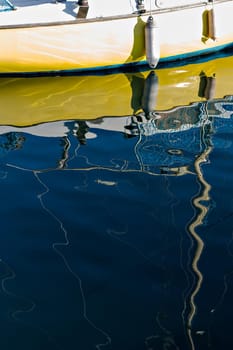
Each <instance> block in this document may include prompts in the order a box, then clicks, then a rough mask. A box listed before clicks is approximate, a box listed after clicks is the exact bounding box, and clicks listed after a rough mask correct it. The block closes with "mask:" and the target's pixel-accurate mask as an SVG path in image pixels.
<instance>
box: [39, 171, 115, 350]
mask: <svg viewBox="0 0 233 350" xmlns="http://www.w3.org/2000/svg"><path fill="white" fill-rule="evenodd" d="M33 173H34V176H35V177H36V179H37V180H38V182H39V183H40V184H41V185H42V187H44V189H45V190H44V191H43V192H42V193H40V194H39V195H38V196H37V197H38V199H39V202H40V204H41V207H42V208H43V209H44V210H45V212H46V213H47V214H49V215H50V216H51V217H52V218H53V219H54V220H55V221H56V222H57V223H58V224H59V226H60V229H61V231H62V232H63V234H64V242H54V243H53V245H52V247H53V249H54V251H55V252H56V253H57V254H58V255H59V256H60V258H61V259H62V260H63V263H64V265H65V267H66V268H67V270H68V271H69V273H70V274H71V275H72V276H73V277H74V278H75V279H76V280H77V281H78V284H79V288H80V293H81V298H82V303H83V318H84V319H85V320H86V321H87V323H88V324H89V325H90V326H91V327H92V328H93V329H95V330H96V331H97V332H100V333H101V334H102V335H103V336H104V337H105V338H106V342H105V343H100V344H96V345H95V347H96V349H97V350H101V349H102V348H103V347H106V346H108V345H111V342H112V340H111V337H110V335H109V334H108V333H107V332H105V331H104V330H103V329H101V328H99V327H98V326H96V324H94V322H93V321H91V320H90V319H89V317H88V315H87V303H86V298H85V293H84V289H83V283H82V280H81V278H80V277H79V276H78V274H77V273H76V272H75V271H74V270H73V269H72V268H71V266H70V264H69V262H68V261H67V259H66V257H65V256H64V255H63V254H62V253H61V252H60V250H59V249H58V247H62V246H63V247H64V246H65V247H67V246H68V245H69V244H70V241H69V238H68V232H67V230H66V228H65V227H64V224H63V223H62V221H61V220H60V219H59V218H58V217H57V215H55V214H54V213H53V212H52V211H51V210H50V209H49V208H47V207H46V205H45V204H44V201H43V197H44V196H45V195H46V194H47V193H49V191H50V190H49V187H48V186H47V185H46V184H45V183H44V182H43V181H42V180H41V179H40V177H39V174H38V173H37V172H35V171H34V172H33Z"/></svg>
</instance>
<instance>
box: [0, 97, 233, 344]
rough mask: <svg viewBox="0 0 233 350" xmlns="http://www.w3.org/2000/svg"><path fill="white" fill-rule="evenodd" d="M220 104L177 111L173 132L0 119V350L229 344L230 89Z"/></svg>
mask: <svg viewBox="0 0 233 350" xmlns="http://www.w3.org/2000/svg"><path fill="white" fill-rule="evenodd" d="M219 103H220V102H219ZM220 105H221V108H220V107H219V105H218V106H217V107H216V105H215V102H208V103H207V104H206V102H203V103H201V102H200V103H198V104H197V105H195V106H193V107H192V106H191V107H185V109H182V108H181V109H180V111H181V112H182V113H183V112H184V111H187V112H188V113H189V115H191V118H192V119H191V120H192V122H191V123H190V124H189V125H187V124H185V123H184V124H182V123H183V121H182V120H180V123H179V125H181V126H180V127H179V128H177V129H175V130H174V129H171V128H170V129H169V128H168V127H167V128H165V127H164V125H168V124H169V123H166V120H165V119H156V118H155V120H150V119H149V120H143V121H141V120H139V121H138V120H136V121H135V120H134V119H132V120H131V118H126V119H123V124H124V123H126V122H127V123H128V124H127V125H128V126H127V127H126V128H124V129H123V131H116V129H115V128H112V129H111V128H104V125H105V124H104V121H103V123H102V124H101V123H96V124H95V123H92V122H88V121H86V122H85V121H82V122H79V123H77V122H76V121H70V122H69V121H66V122H64V123H63V122H62V123H61V122H60V124H59V125H60V126H61V125H62V126H63V127H64V128H65V130H66V132H65V134H64V136H56V130H57V125H58V123H56V122H54V123H53V124H52V126H53V127H54V133H53V134H52V135H51V136H41V135H37V134H36V133H35V132H32V129H31V128H24V129H20V128H18V129H16V128H14V129H11V128H9V129H8V130H5V129H4V130H5V131H4V132H2V133H1V136H0V147H1V155H0V156H1V158H0V194H1V206H0V219H1V235H0V257H1V260H0V307H1V313H0V317H1V318H0V326H1V331H0V348H1V349H3V350H13V349H24V350H37V349H43V350H47V349H49V350H55V349H66V350H71V349H72V350H73V349H78V350H92V349H93V350H94V349H98V350H101V349H106V350H107V349H108V350H110V349H111V350H119V349H121V350H143V349H144V350H145V349H146V350H158V349H159V350H160V349H166V350H167V349H180V350H186V349H191V350H194V349H195V350H206V349H214V350H219V349H231V348H232V346H233V334H232V322H233V316H232V297H233V185H232V171H233V163H232V159H233V143H232V140H233V100H232V98H230V97H228V98H227V99H226V100H225V101H224V102H221V103H220ZM209 110H211V113H209V112H208V111H209ZM213 110H214V113H213ZM182 113H180V115H182ZM169 117H170V118H172V117H173V115H172V112H171V114H170V115H169ZM175 118H176V120H177V118H178V114H177V111H176V115H175ZM119 120H120V119H119ZM163 120H165V123H164V125H163ZM120 122H121V123H122V120H120ZM45 127H46V126H45ZM67 130H68V131H67Z"/></svg>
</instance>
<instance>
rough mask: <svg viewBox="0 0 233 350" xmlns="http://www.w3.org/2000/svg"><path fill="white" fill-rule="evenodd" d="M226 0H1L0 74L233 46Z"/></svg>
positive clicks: (164, 59) (104, 67)
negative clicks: (10, 0) (11, 0)
mask: <svg viewBox="0 0 233 350" xmlns="http://www.w3.org/2000/svg"><path fill="white" fill-rule="evenodd" d="M232 15H233V1H231V0H205V1H204V0H155V1H152V0H117V1H109V0H101V1H96V0H78V1H77V0H74V1H73V0H67V1H65V2H64V1H63V0H13V2H9V0H1V3H0V42H1V51H0V75H7V76H9V75H13V76H21V75H23V76H25V75H26V76H27V75H63V74H77V73H84V72H85V73H87V72H89V73H90V72H92V73H93V72H95V73H96V72H99V71H104V72H105V71H109V70H116V69H122V68H124V69H131V68H132V67H138V66H147V67H148V68H151V69H154V68H155V67H157V66H158V65H164V64H173V63H175V62H177V61H182V62H185V60H189V59H192V58H195V57H199V56H203V55H205V56H206V55H210V54H212V53H214V52H218V51H224V50H228V49H229V48H231V47H232V46H233V28H232Z"/></svg>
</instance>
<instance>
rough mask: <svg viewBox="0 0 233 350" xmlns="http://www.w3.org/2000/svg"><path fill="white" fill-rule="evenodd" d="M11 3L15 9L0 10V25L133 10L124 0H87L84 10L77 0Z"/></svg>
mask: <svg viewBox="0 0 233 350" xmlns="http://www.w3.org/2000/svg"><path fill="white" fill-rule="evenodd" d="M123 1H124V2H123ZM119 2H121V3H122V5H121V4H119ZM114 3H115V4H114ZM12 4H13V5H14V7H15V10H11V11H3V12H0V26H3V27H4V26H11V25H12V26H15V25H16V26H17V25H24V24H36V23H54V22H69V21H74V20H77V19H79V18H102V17H106V16H114V15H119V14H132V13H133V12H134V11H135V7H134V6H130V2H128V1H125V0H120V1H118V2H116V1H115V2H113V3H111V4H110V1H109V0H101V1H100V2H98V1H96V0H89V8H88V9H86V11H85V10H84V7H80V6H79V5H77V0H66V1H62V0H60V1H59V0H58V1H56V0H12ZM83 14H84V17H83Z"/></svg>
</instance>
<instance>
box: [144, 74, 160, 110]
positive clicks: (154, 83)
mask: <svg viewBox="0 0 233 350" xmlns="http://www.w3.org/2000/svg"><path fill="white" fill-rule="evenodd" d="M157 95H158V77H157V75H156V73H155V72H154V71H151V72H150V73H149V75H148V76H147V78H146V80H145V86H144V91H143V96H142V109H143V112H144V113H145V116H146V117H149V116H150V114H151V113H152V112H154V110H155V106H156V100H157Z"/></svg>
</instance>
